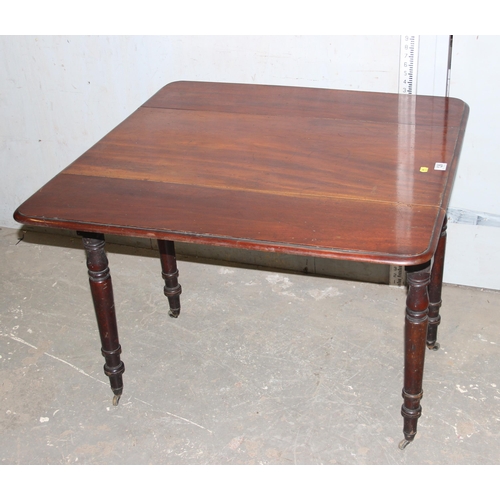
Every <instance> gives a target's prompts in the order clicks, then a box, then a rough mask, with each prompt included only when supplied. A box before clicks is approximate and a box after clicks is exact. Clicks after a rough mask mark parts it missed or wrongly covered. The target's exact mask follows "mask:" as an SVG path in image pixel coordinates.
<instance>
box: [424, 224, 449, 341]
mask: <svg viewBox="0 0 500 500" xmlns="http://www.w3.org/2000/svg"><path fill="white" fill-rule="evenodd" d="M446 223H447V219H446V217H445V219H444V223H443V229H442V231H441V236H440V238H439V243H438V247H437V250H436V253H435V255H434V262H433V264H432V271H431V281H430V283H429V327H428V329H427V347H428V348H429V349H432V350H433V351H437V350H438V349H439V343H438V342H436V340H437V329H438V325H439V323H441V316H440V314H439V309H440V307H441V304H442V302H441V289H442V287H443V270H444V255H445V250H446Z"/></svg>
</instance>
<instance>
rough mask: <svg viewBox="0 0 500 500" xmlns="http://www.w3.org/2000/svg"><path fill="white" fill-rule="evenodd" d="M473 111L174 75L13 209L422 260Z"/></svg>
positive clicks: (120, 229)
mask: <svg viewBox="0 0 500 500" xmlns="http://www.w3.org/2000/svg"><path fill="white" fill-rule="evenodd" d="M467 116H468V107H467V105H466V104H465V103H464V102H462V101H460V100H458V99H450V98H440V97H427V96H408V95H397V94H382V93H370V92H355V91H341V90H328V89H310V88H299V87H277V86H265V85H242V84H222V83H204V82H176V83H172V84H170V85H167V86H165V87H164V88H163V89H161V90H160V91H159V92H158V93H157V94H156V95H154V96H153V97H152V98H151V99H149V100H148V101H147V102H146V103H145V104H144V105H143V106H141V107H140V108H139V109H138V110H137V111H135V112H134V113H133V114H132V115H131V116H130V117H129V118H127V119H126V120H125V121H124V122H122V123H121V124H120V125H118V126H117V127H116V128H115V129H114V130H112V131H111V132H110V133H109V134H108V135H106V136H105V137H104V138H103V139H102V140H101V141H99V142H98V143H97V144H96V145H95V146H93V147H92V148H91V149H89V151H87V152H86V153H85V154H83V155H82V156H81V157H80V158H78V159H77V160H76V161H75V162H74V163H72V164H71V165H70V166H69V167H68V168H66V169H65V170H64V171H63V172H61V173H60V174H59V175H57V176H56V177H55V178H54V179H52V180H51V181H49V182H48V183H47V184H46V185H45V186H44V187H43V188H42V189H40V190H39V191H38V192H37V193H35V195H33V196H32V197H31V198H30V199H29V200H28V201H26V202H25V203H24V204H23V205H21V207H19V209H18V210H17V211H16V213H15V218H16V220H17V221H19V222H22V223H25V224H31V225H42V226H53V227H59V228H66V229H73V230H78V231H95V232H102V233H112V234H121V235H128V236H138V237H147V238H159V239H170V240H173V241H186V242H199V243H208V244H215V245H222V246H232V247H239V248H252V249H260V250H267V251H276V252H285V253H294V254H301V255H311V256H323V257H328V256H330V257H335V258H342V259H347V260H358V261H367V262H379V263H393V264H400V265H403V264H419V263H422V262H426V261H427V260H430V258H431V257H432V255H433V253H434V251H435V248H436V246H437V242H438V238H439V235H440V231H441V226H442V224H443V220H444V217H445V214H446V209H447V206H448V202H449V198H450V195H451V189H452V185H453V179H454V177H455V173H456V168H457V163H458V158H459V154H460V149H461V145H462V141H463V135H464V131H465V124H466V121H467ZM436 163H446V164H447V167H446V170H444V171H442V170H435V169H434V166H435V164H436Z"/></svg>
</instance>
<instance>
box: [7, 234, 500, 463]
mask: <svg viewBox="0 0 500 500" xmlns="http://www.w3.org/2000/svg"><path fill="white" fill-rule="evenodd" d="M19 235H20V233H19V232H18V231H15V230H11V229H5V228H4V229H0V251H1V258H0V278H1V282H0V297H1V302H0V367H1V368H0V370H1V371H0V401H1V403H0V457H1V463H2V464H408V465H409V464H499V463H500V446H499V445H500V433H499V429H500V405H499V403H500V363H498V359H499V354H500V329H499V321H498V320H499V316H500V313H499V311H500V293H497V292H492V291H487V290H479V289H471V288H462V287H456V286H445V287H444V291H443V301H444V303H443V307H442V316H443V321H442V325H441V327H440V332H439V337H440V339H439V340H440V342H441V349H440V350H439V351H437V352H430V351H429V352H427V355H426V368H425V376H424V398H423V400H422V406H423V415H422V417H421V419H420V422H419V432H418V434H417V437H416V439H415V441H414V443H412V444H411V445H410V446H408V447H407V448H406V449H405V450H404V451H401V450H399V449H398V442H399V441H400V439H401V438H402V417H401V415H400V406H401V403H402V399H401V388H402V368H403V356H402V353H403V319H404V307H405V291H404V289H402V288H394V287H389V286H387V285H377V284H373V283H359V282H353V281H346V280H335V279H331V278H323V277H318V276H310V275H309V276H308V275H303V274H296V273H295V274H294V273H287V272H283V271H275V270H271V269H255V268H249V267H241V266H237V265H231V264H229V263H227V262H212V263H211V262H202V261H199V260H198V261H197V260H196V259H192V258H190V259H188V258H182V257H181V258H179V269H180V274H181V279H180V281H181V284H182V287H183V294H182V297H181V298H182V313H181V316H180V317H179V318H177V319H172V318H170V317H169V316H168V314H167V310H168V307H167V303H166V299H165V297H164V296H163V293H162V287H163V283H162V280H161V275H160V269H159V260H158V258H157V256H156V253H155V252H153V251H151V250H147V249H139V248H132V247H128V246H121V245H109V246H108V257H109V261H110V267H111V272H112V276H113V284H114V292H115V302H116V310H117V316H118V324H119V328H120V340H121V344H122V347H123V356H122V359H123V360H124V362H125V366H126V371H125V374H124V381H125V391H124V395H123V397H122V399H121V401H120V404H119V405H118V406H117V407H113V406H112V403H111V400H112V393H111V390H110V389H109V386H108V382H107V378H106V377H105V375H104V373H103V369H102V366H103V361H104V360H103V358H102V356H101V355H100V343H99V340H98V334H97V331H96V323H95V317H94V313H93V309H92V303H91V297H90V292H89V289H88V281H87V274H86V267H85V255H84V253H83V250H82V249H81V243H80V241H79V239H77V238H72V239H71V238H65V237H62V236H53V235H47V234H39V233H34V232H28V233H26V234H25V235H24V239H22V240H20V239H19Z"/></svg>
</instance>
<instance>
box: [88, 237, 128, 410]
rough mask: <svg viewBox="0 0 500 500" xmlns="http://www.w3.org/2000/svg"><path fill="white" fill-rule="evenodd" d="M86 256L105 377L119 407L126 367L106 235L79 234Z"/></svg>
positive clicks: (115, 403) (114, 402)
mask: <svg viewBox="0 0 500 500" xmlns="http://www.w3.org/2000/svg"><path fill="white" fill-rule="evenodd" d="M80 236H82V240H83V246H84V248H85V251H86V253H87V269H88V274H89V283H90V291H91V293H92V299H93V301H94V309H95V313H96V317H97V326H98V328H99V335H100V337H101V344H102V348H101V353H102V355H103V356H104V359H105V360H106V363H105V365H104V373H105V374H106V375H107V376H108V377H109V381H110V384H111V389H112V391H113V393H114V398H113V404H114V405H115V406H116V405H117V404H118V401H119V399H120V396H121V395H122V392H123V377H122V375H123V372H124V371H125V365H124V364H123V361H121V359H120V354H121V352H122V348H121V346H120V342H119V339H118V327H117V324H116V315H115V302H114V298H113V286H112V283H111V274H110V271H109V267H108V258H107V257H106V253H105V251H104V235H103V234H92V233H80Z"/></svg>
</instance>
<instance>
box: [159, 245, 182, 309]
mask: <svg viewBox="0 0 500 500" xmlns="http://www.w3.org/2000/svg"><path fill="white" fill-rule="evenodd" d="M158 249H159V250H160V261H161V269H162V273H161V275H162V278H163V279H164V280H165V286H164V288H163V293H164V294H165V296H166V297H167V299H168V304H169V306H170V310H169V312H168V314H169V315H170V316H171V317H172V318H177V317H178V316H179V314H180V312H181V301H180V295H181V292H182V288H181V285H179V282H178V280H177V278H178V277H179V271H178V270H177V259H176V258H175V245H174V242H173V241H168V240H158Z"/></svg>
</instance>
